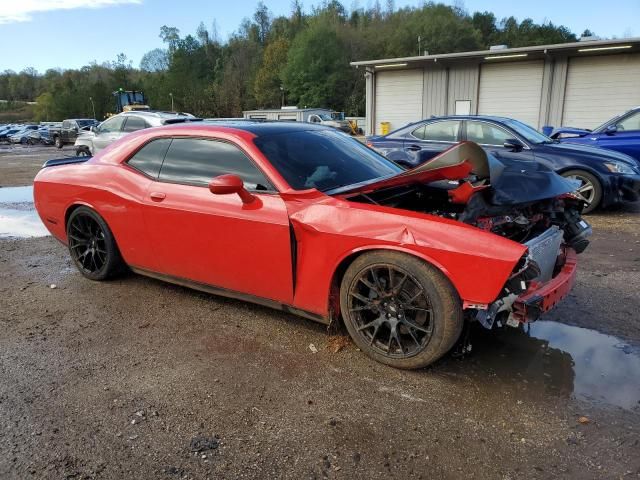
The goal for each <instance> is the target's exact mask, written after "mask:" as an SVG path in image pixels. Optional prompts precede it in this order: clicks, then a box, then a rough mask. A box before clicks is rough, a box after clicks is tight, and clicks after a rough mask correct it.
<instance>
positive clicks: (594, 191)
mask: <svg viewBox="0 0 640 480" xmlns="http://www.w3.org/2000/svg"><path fill="white" fill-rule="evenodd" d="M562 176H563V177H565V178H569V179H571V180H578V181H579V182H580V186H579V187H578V189H577V190H576V191H575V192H574V193H575V194H577V195H578V196H579V197H580V198H581V199H582V200H583V201H584V202H585V204H586V205H585V207H584V209H583V210H582V213H590V212H593V211H594V210H595V209H596V208H598V206H599V205H600V202H601V201H602V185H601V184H600V181H599V180H598V179H597V178H596V176H595V175H593V174H591V173H589V172H585V171H584V170H567V171H566V172H563V173H562Z"/></svg>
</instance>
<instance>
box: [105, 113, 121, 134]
mask: <svg viewBox="0 0 640 480" xmlns="http://www.w3.org/2000/svg"><path fill="white" fill-rule="evenodd" d="M123 122H124V117H119V116H115V117H111V118H110V119H109V120H105V121H104V122H102V123H101V124H100V133H105V132H119V131H120V130H121V129H122V123H123Z"/></svg>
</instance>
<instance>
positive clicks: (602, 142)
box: [551, 107, 640, 161]
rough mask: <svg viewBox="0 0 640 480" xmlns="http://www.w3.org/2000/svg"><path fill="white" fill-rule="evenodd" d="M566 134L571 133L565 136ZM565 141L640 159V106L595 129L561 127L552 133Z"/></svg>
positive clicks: (553, 136)
mask: <svg viewBox="0 0 640 480" xmlns="http://www.w3.org/2000/svg"><path fill="white" fill-rule="evenodd" d="M564 135H570V136H567V137H564V138H560V137H563V136H564ZM551 137H552V138H558V139H559V140H560V141H561V142H563V143H579V144H582V145H591V146H594V147H602V148H608V149H610V150H616V151H618V152H622V153H626V154H627V155H629V156H631V157H633V158H635V159H636V160H638V161H640V107H636V108H633V109H631V110H629V111H628V112H626V113H623V114H622V115H619V116H617V117H615V118H612V119H611V120H609V121H608V122H606V123H604V124H602V125H600V126H599V127H598V128H596V129H595V130H593V131H592V130H580V129H577V128H565V127H561V128H558V129H556V130H554V131H553V132H552V133H551Z"/></svg>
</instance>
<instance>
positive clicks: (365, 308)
mask: <svg viewBox="0 0 640 480" xmlns="http://www.w3.org/2000/svg"><path fill="white" fill-rule="evenodd" d="M340 309H341V312H342V318H343V319H344V323H345V326H346V327H347V330H348V331H349V334H350V335H351V338H352V339H353V341H354V342H355V343H356V345H357V346H358V347H359V348H360V349H361V350H363V351H364V352H366V353H367V354H368V355H369V356H371V357H372V358H373V359H375V360H377V361H379V362H382V363H385V364H387V365H390V366H392V367H396V368H406V369H411V368H422V367H425V366H427V365H429V364H431V363H433V362H435V361H436V360H438V359H439V358H440V357H442V356H443V355H444V354H445V353H447V352H448V351H449V350H450V349H451V347H453V345H454V344H455V342H456V341H457V340H458V338H459V337H460V333H461V331H462V325H463V315H462V304H461V301H460V298H459V296H458V294H457V292H456V290H455V289H454V288H453V286H452V285H451V283H449V281H448V280H447V279H446V278H445V277H444V275H443V274H442V273H441V272H439V271H438V270H437V269H436V268H434V267H433V266H431V265H428V264H427V263H425V262H423V261H421V260H419V259H417V258H415V257H412V256H410V255H406V254H403V253H399V252H391V251H375V252H370V253H365V254H363V255H361V256H360V257H358V258H357V259H356V260H355V261H354V262H353V263H352V264H351V265H350V266H349V268H348V269H347V271H346V272H345V274H344V277H343V278H342V283H341V287H340Z"/></svg>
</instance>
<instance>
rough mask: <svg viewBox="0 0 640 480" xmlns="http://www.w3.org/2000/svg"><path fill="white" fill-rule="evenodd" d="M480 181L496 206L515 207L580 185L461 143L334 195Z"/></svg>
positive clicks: (527, 163) (531, 164) (528, 163)
mask: <svg viewBox="0 0 640 480" xmlns="http://www.w3.org/2000/svg"><path fill="white" fill-rule="evenodd" d="M468 178H476V179H477V180H488V186H489V187H490V201H491V203H492V204H494V205H514V204H521V203H529V202H535V201H539V200H544V199H549V198H554V197H557V196H560V195H563V194H565V193H570V192H573V191H574V190H575V189H576V187H577V186H578V185H577V183H576V182H575V181H573V180H568V179H566V178H563V177H561V176H560V175H558V174H557V173H555V172H554V171H552V170H550V169H549V168H547V167H545V166H544V165H541V164H540V163H538V162H536V161H529V160H511V159H510V160H506V159H501V160H498V159H497V158H495V157H493V156H492V155H489V154H487V153H486V152H485V151H484V150H483V149H482V148H481V147H479V146H478V145H477V144H475V143H473V142H461V143H459V144H457V145H454V146H453V147H451V148H450V149H448V150H446V151H444V152H443V153H441V154H440V155H438V156H436V157H434V158H433V159H431V160H429V161H428V162H425V163H423V164H422V165H419V166H417V167H415V168H412V169H410V170H406V171H404V172H401V173H399V174H397V175H394V176H392V177H386V178H382V179H378V180H374V181H372V182H368V183H360V184H356V185H349V186H347V187H342V188H340V189H336V190H333V191H331V192H327V193H329V194H330V195H341V196H342V195H348V196H350V195H352V194H355V193H365V194H366V193H370V192H373V191H376V190H381V189H385V188H391V187H399V186H402V185H411V184H426V183H431V182H437V181H442V180H450V181H456V180H463V179H468Z"/></svg>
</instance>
